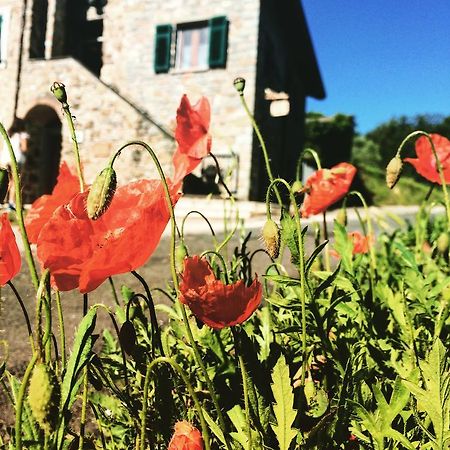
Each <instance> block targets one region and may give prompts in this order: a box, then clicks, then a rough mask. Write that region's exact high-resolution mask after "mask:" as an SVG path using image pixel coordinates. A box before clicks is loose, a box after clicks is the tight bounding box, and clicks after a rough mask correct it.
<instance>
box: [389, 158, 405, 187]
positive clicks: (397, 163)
mask: <svg viewBox="0 0 450 450" xmlns="http://www.w3.org/2000/svg"><path fill="white" fill-rule="evenodd" d="M402 168H403V161H402V159H401V158H400V156H398V155H396V156H394V157H393V158H392V159H391V160H390V161H389V164H388V165H387V167H386V185H387V187H388V188H389V189H392V188H393V187H394V186H395V185H396V184H397V181H398V180H399V178H400V174H401V173H402Z"/></svg>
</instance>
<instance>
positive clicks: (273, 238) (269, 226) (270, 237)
mask: <svg viewBox="0 0 450 450" xmlns="http://www.w3.org/2000/svg"><path fill="white" fill-rule="evenodd" d="M262 238H263V240H264V244H265V245H266V250H267V253H269V255H270V257H271V258H273V259H275V258H276V257H277V256H278V254H279V252H280V230H279V228H278V226H277V224H276V223H275V222H274V221H273V220H272V219H268V220H267V221H266V223H265V224H264V227H263V229H262Z"/></svg>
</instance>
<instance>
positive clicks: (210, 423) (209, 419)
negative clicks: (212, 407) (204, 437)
mask: <svg viewBox="0 0 450 450" xmlns="http://www.w3.org/2000/svg"><path fill="white" fill-rule="evenodd" d="M202 412H203V417H204V418H205V421H206V423H207V424H208V426H209V428H210V429H211V431H212V432H213V433H214V434H215V436H216V437H217V439H219V441H220V442H221V443H222V444H223V445H225V446H226V445H227V443H226V440H225V436H224V434H223V432H222V430H221V428H220V427H219V425H217V423H216V422H214V420H213V418H212V417H211V416H210V415H209V414H208V411H206V409H205V408H202Z"/></svg>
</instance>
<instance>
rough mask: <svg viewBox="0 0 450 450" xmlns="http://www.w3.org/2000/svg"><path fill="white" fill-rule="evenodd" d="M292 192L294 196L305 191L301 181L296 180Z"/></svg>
mask: <svg viewBox="0 0 450 450" xmlns="http://www.w3.org/2000/svg"><path fill="white" fill-rule="evenodd" d="M291 189H292V192H293V193H294V194H297V193H300V192H302V191H303V184H302V182H301V181H300V180H295V181H294V182H293V183H292V186H291Z"/></svg>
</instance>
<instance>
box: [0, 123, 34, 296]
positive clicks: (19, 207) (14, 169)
mask: <svg viewBox="0 0 450 450" xmlns="http://www.w3.org/2000/svg"><path fill="white" fill-rule="evenodd" d="M0 134H1V135H2V137H3V139H4V141H5V143H6V147H7V149H8V152H9V158H10V161H11V173H12V177H13V182H14V187H15V190H16V217H17V222H18V224H19V230H20V234H21V237H22V243H23V247H24V251H25V260H26V261H27V264H28V268H29V270H30V274H31V281H32V283H33V286H34V288H35V289H36V290H37V289H38V285H39V277H38V274H37V270H36V264H35V262H34V258H33V254H32V253H31V247H30V241H29V240H28V235H27V231H26V229H25V221H24V217H23V203H22V187H21V183H20V175H19V168H18V166H17V160H16V155H15V154H14V150H13V148H12V145H11V141H10V139H9V137H8V133H7V132H6V130H5V128H4V127H3V124H1V123H0Z"/></svg>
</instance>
